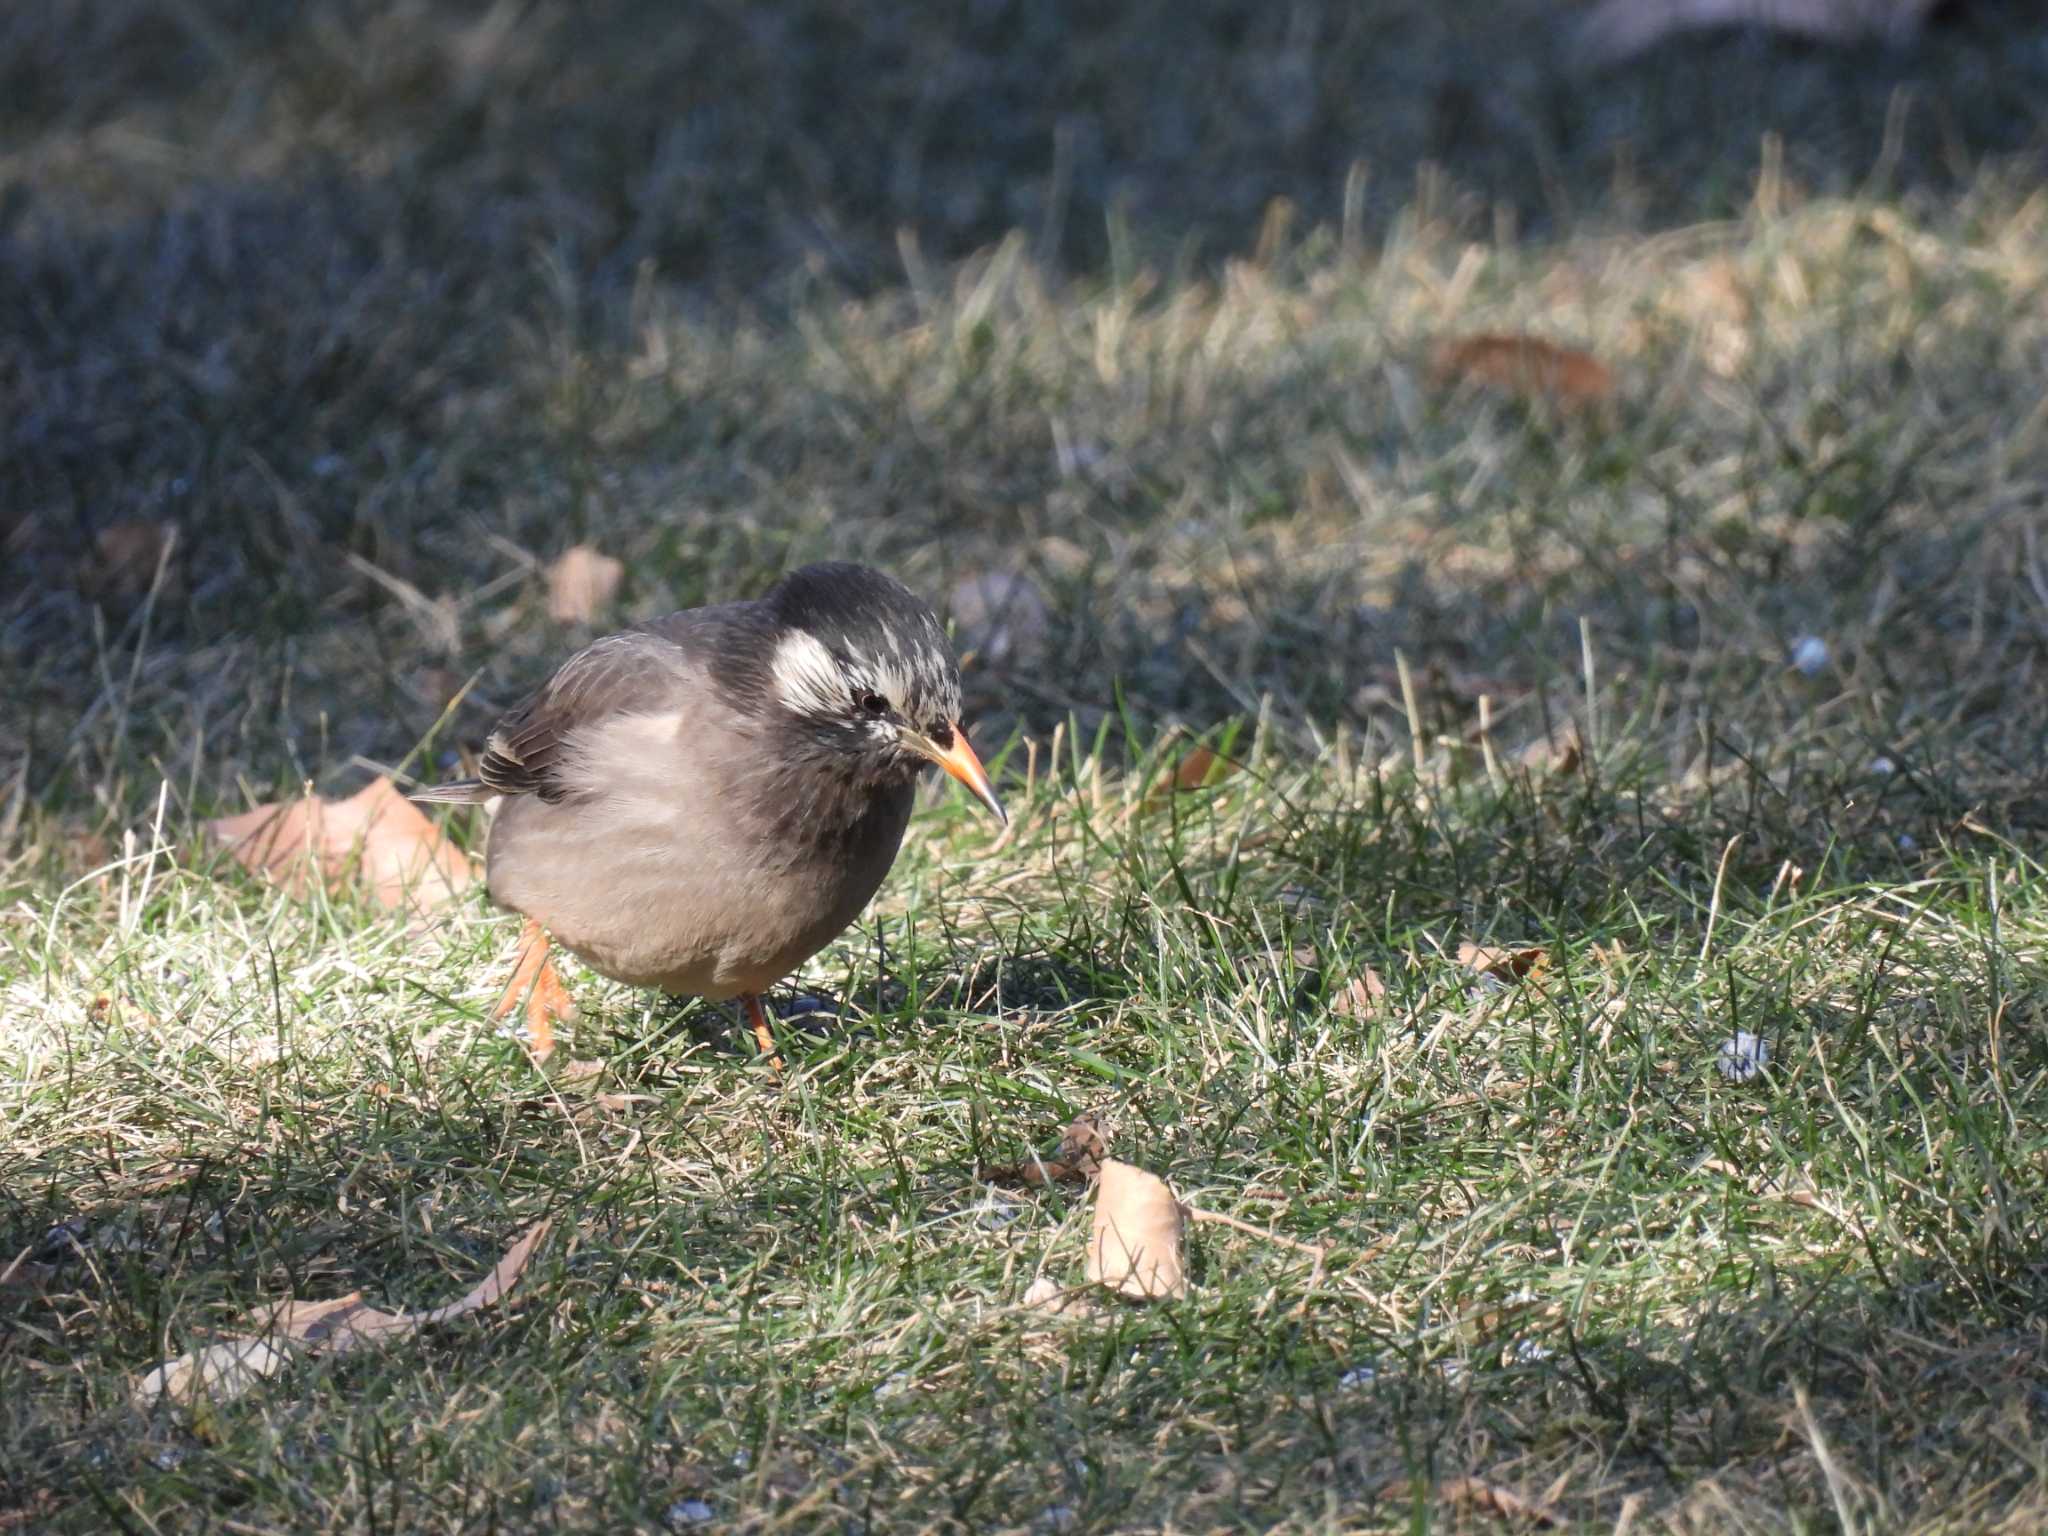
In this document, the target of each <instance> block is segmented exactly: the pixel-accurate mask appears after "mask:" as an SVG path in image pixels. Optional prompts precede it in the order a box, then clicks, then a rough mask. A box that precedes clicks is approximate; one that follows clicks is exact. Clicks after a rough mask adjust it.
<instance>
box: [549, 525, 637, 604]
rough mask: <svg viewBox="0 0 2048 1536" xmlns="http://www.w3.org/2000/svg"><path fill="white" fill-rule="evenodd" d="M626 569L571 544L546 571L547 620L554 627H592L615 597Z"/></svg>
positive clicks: (617, 562)
mask: <svg viewBox="0 0 2048 1536" xmlns="http://www.w3.org/2000/svg"><path fill="white" fill-rule="evenodd" d="M625 574H626V567H625V566H624V564H623V563H621V562H620V561H617V560H614V559H613V558H612V557H611V556H610V555H607V554H602V553H600V552H599V551H597V550H595V549H593V548H591V547H590V546H589V545H588V544H572V545H570V546H569V548H567V549H565V550H563V551H562V553H561V554H560V555H559V556H558V557H557V558H556V560H555V563H554V564H553V565H551V566H549V567H548V617H549V618H551V619H553V620H554V621H555V622H556V623H557V624H593V623H595V622H596V621H597V619H598V617H599V616H600V615H601V614H603V612H604V611H605V609H607V608H609V607H610V606H611V601H612V598H613V597H615V596H616V595H617V594H618V590H619V579H620V578H621V577H622V576H624V575H625Z"/></svg>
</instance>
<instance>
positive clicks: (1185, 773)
mask: <svg viewBox="0 0 2048 1536" xmlns="http://www.w3.org/2000/svg"><path fill="white" fill-rule="evenodd" d="M1239 767H1240V765H1239V764H1237V763H1234V762H1232V761H1231V760H1230V759H1229V758H1227V757H1218V756H1217V755H1216V754H1215V753H1214V752H1211V751H1210V750H1209V749H1208V748H1207V747H1200V746H1198V747H1192V748H1190V749H1189V750H1188V752H1187V755H1186V756H1184V757H1182V758H1181V760H1180V761H1179V763H1177V764H1175V765H1174V770H1173V772H1172V774H1171V775H1162V776H1161V777H1160V778H1159V779H1157V780H1156V781H1154V783H1153V785H1152V787H1151V788H1150V789H1148V790H1146V791H1145V804H1147V805H1148V806H1149V805H1158V804H1160V803H1162V802H1163V801H1165V800H1166V799H1167V798H1168V797H1170V796H1172V795H1185V794H1191V793H1193V792H1194V791H1195V790H1198V789H1208V788H1210V787H1211V786H1213V785H1216V784H1221V783H1222V782H1223V781H1224V780H1225V779H1227V778H1229V777H1230V776H1231V775H1232V774H1233V773H1236V772H1237V771H1238V768H1239Z"/></svg>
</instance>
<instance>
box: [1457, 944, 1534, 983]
mask: <svg viewBox="0 0 2048 1536" xmlns="http://www.w3.org/2000/svg"><path fill="white" fill-rule="evenodd" d="M1549 961H1550V951H1549V950H1547V949H1543V948H1541V947H1536V948H1532V949H1496V948H1494V947H1493V946H1492V945H1491V944H1472V943H1465V944H1460V945H1459V946H1458V964H1460V965H1462V966H1464V967H1465V969H1467V970H1468V971H1477V972H1478V973H1479V974H1480V975H1482V976H1491V977H1493V978H1494V979H1495V980H1496V981H1521V980H1524V979H1525V978H1527V977H1530V976H1534V975H1536V974H1537V973H1538V972H1540V971H1541V970H1542V969H1543V967H1544V966H1545V965H1547V964H1548V963H1549Z"/></svg>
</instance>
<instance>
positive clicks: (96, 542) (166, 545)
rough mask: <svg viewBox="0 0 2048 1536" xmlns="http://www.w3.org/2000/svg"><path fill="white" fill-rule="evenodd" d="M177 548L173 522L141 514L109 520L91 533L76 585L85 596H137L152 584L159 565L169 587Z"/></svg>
mask: <svg viewBox="0 0 2048 1536" xmlns="http://www.w3.org/2000/svg"><path fill="white" fill-rule="evenodd" d="M177 548H178V525H177V524H176V523H159V522H152V521H151V520H150V519H148V518H145V517H131V518H126V519H124V520H123V521H121V522H118V523H109V524H108V525H107V526H106V527H104V528H102V529H101V530H100V531H99V532H98V533H97V534H95V535H94V536H93V541H92V552H91V553H90V554H88V555H87V556H86V557H85V559H84V560H83V561H81V562H80V564H79V571H78V584H79V586H80V587H81V588H82V589H83V590H84V592H85V594H86V595H87V596H88V597H118V598H129V599H133V598H138V597H141V596H142V595H143V594H144V593H145V592H147V591H149V589H150V588H151V587H152V586H154V585H155V584H156V580H157V568H158V567H159V566H161V567H162V568H163V572H164V584H165V585H166V587H168V586H170V584H171V582H172V580H173V578H174V577H175V575H176V565H175V564H174V559H173V557H174V556H175V555H176V553H177Z"/></svg>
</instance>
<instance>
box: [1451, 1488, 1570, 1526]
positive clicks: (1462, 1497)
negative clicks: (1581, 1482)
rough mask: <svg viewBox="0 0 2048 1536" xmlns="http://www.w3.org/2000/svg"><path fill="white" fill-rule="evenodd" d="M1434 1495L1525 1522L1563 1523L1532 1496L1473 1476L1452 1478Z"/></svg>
mask: <svg viewBox="0 0 2048 1536" xmlns="http://www.w3.org/2000/svg"><path fill="white" fill-rule="evenodd" d="M1437 1497H1438V1498H1440V1499H1442V1500H1443V1501H1444V1502H1445V1503H1446V1504H1456V1505H1460V1506H1462V1507H1463V1508H1466V1509H1477V1510H1483V1511H1485V1512H1486V1513H1487V1514H1490V1515H1499V1516H1501V1517H1502V1518H1504V1519H1508V1520H1520V1521H1522V1522H1524V1523H1525V1524H1528V1525H1538V1526H1544V1527H1549V1526H1555V1525H1562V1524H1563V1523H1564V1521H1563V1519H1562V1518H1561V1517H1560V1516H1559V1515H1558V1513H1557V1512H1556V1511H1555V1510H1553V1509H1549V1508H1546V1507H1545V1506H1544V1505H1542V1504H1539V1503H1537V1502H1536V1501H1535V1500H1534V1499H1525V1498H1523V1497H1522V1496H1521V1495H1520V1494H1519V1493H1515V1492H1512V1491H1510V1490H1509V1489H1506V1488H1502V1487H1499V1486H1498V1485H1496V1484H1493V1483H1483V1482H1481V1481H1480V1480H1479V1479H1478V1478H1476V1477H1454V1478H1451V1479H1450V1480H1449V1481H1447V1482H1445V1483H1444V1484H1442V1485H1441V1486H1440V1487H1439V1488H1438V1489H1437Z"/></svg>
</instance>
